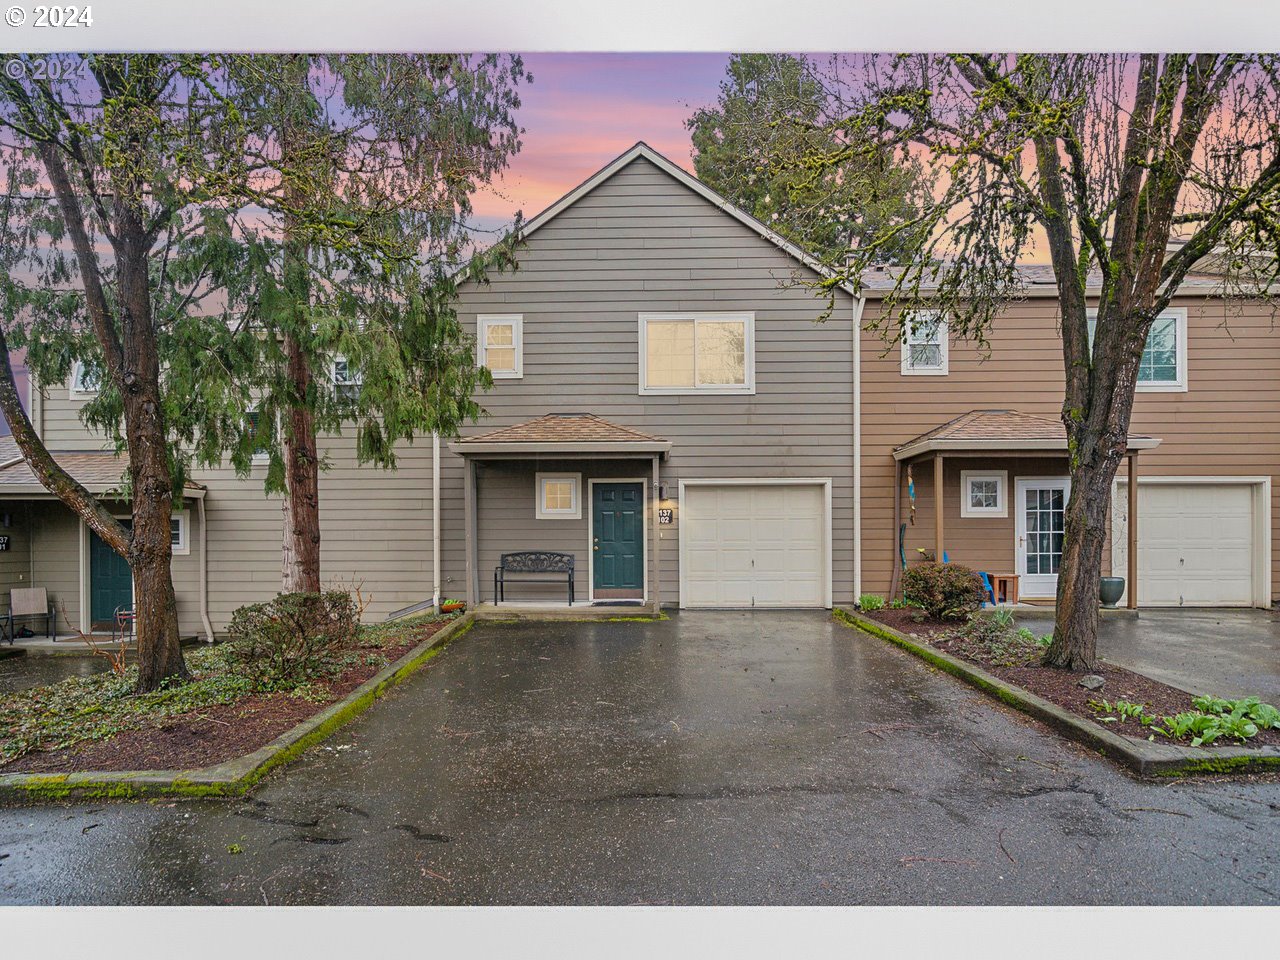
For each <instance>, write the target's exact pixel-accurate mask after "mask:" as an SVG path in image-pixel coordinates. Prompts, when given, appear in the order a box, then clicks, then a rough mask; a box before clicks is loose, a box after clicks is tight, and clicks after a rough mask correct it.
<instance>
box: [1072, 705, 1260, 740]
mask: <svg viewBox="0 0 1280 960" xmlns="http://www.w3.org/2000/svg"><path fill="white" fill-rule="evenodd" d="M1191 704H1192V706H1193V707H1194V709H1192V710H1183V711H1180V712H1178V713H1176V714H1173V715H1172V716H1158V715H1155V714H1152V713H1149V712H1147V709H1146V705H1145V704H1141V703H1133V702H1131V701H1128V700H1117V701H1116V702H1115V703H1110V702H1109V701H1107V700H1094V701H1091V702H1090V706H1091V707H1092V708H1093V709H1094V711H1095V712H1096V713H1097V719H1098V720H1099V722H1101V723H1122V722H1124V721H1126V720H1130V721H1135V722H1137V723H1139V724H1140V725H1142V726H1143V727H1146V728H1148V729H1149V730H1150V731H1151V733H1150V734H1149V739H1152V740H1154V739H1155V738H1156V736H1157V734H1158V735H1160V736H1163V737H1167V738H1169V739H1170V740H1186V741H1189V742H1190V744H1191V746H1193V747H1199V746H1205V745H1208V744H1210V743H1213V742H1214V741H1215V740H1218V739H1224V740H1236V741H1239V742H1244V741H1245V740H1248V739H1250V738H1251V737H1256V736H1257V735H1258V732H1259V731H1260V730H1278V729H1280V710H1277V709H1276V708H1275V707H1274V706H1272V705H1271V704H1269V703H1262V702H1261V701H1260V700H1259V699H1258V698H1257V697H1243V698H1241V699H1238V700H1229V699H1225V698H1223V697H1214V696H1201V697H1194V698H1192V700H1191Z"/></svg>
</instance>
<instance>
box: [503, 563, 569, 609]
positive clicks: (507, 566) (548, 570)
mask: <svg viewBox="0 0 1280 960" xmlns="http://www.w3.org/2000/svg"><path fill="white" fill-rule="evenodd" d="M510 574H517V577H516V578H515V579H513V580H512V581H511V582H512V583H561V582H564V583H567V584H568V587H569V606H571V607H572V606H573V554H572V553H553V552H551V551H549V550H522V551H520V552H518V553H504V554H503V555H502V559H501V560H500V561H499V563H498V565H497V566H496V567H494V568H493V602H494V603H495V604H497V603H501V602H502V601H503V600H505V599H506V598H507V597H506V583H507V577H508V575H510ZM540 574H544V575H545V576H540Z"/></svg>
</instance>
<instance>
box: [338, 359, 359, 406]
mask: <svg viewBox="0 0 1280 960" xmlns="http://www.w3.org/2000/svg"><path fill="white" fill-rule="evenodd" d="M331 372H332V374H333V393H334V396H336V397H337V398H338V399H339V400H355V399H357V398H358V397H359V396H360V386H361V384H363V383H364V379H363V378H362V377H361V376H360V371H359V370H358V369H356V367H355V365H354V364H352V363H351V362H350V361H349V360H348V359H347V358H346V357H341V356H339V357H334V358H333V364H332V370H331Z"/></svg>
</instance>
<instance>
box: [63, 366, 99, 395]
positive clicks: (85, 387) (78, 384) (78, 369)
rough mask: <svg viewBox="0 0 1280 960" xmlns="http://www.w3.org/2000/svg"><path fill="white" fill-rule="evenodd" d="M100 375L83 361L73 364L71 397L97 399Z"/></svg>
mask: <svg viewBox="0 0 1280 960" xmlns="http://www.w3.org/2000/svg"><path fill="white" fill-rule="evenodd" d="M98 384H99V374H98V373H97V372H95V371H91V370H90V369H89V368H88V367H86V366H85V364H84V362H83V361H82V360H77V361H75V362H74V363H73V364H71V385H70V386H71V396H73V397H95V396H97V395H98Z"/></svg>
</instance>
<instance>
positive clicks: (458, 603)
mask: <svg viewBox="0 0 1280 960" xmlns="http://www.w3.org/2000/svg"><path fill="white" fill-rule="evenodd" d="M465 609H467V601H465V600H443V601H441V603H440V612H441V613H461V612H462V611H463V610H465Z"/></svg>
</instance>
